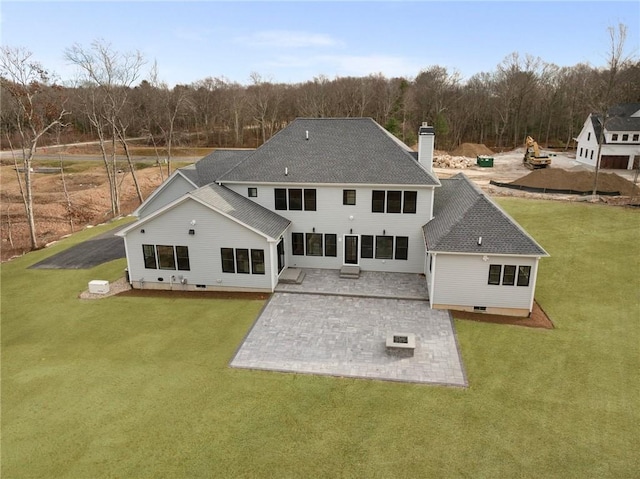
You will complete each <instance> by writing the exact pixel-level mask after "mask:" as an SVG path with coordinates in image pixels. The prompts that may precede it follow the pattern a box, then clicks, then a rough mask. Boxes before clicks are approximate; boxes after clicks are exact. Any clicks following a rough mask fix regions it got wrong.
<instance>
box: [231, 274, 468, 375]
mask: <svg viewBox="0 0 640 479" xmlns="http://www.w3.org/2000/svg"><path fill="white" fill-rule="evenodd" d="M305 273H306V276H305V278H304V281H303V283H302V284H281V285H278V288H277V289H276V293H274V294H273V296H272V297H271V299H270V301H269V302H268V303H267V304H266V306H265V308H264V309H263V311H262V313H261V314H260V316H259V317H258V319H257V320H256V322H255V323H254V325H253V327H252V329H251V330H250V331H249V333H248V334H247V337H246V338H245V340H244V342H243V343H242V345H241V346H240V347H239V349H238V351H237V353H236V355H235V357H234V358H233V359H232V361H231V363H230V365H231V367H236V368H247V369H262V370H272V371H282V372H297V373H308V374H321V375H331V376H342V377H353V378H368V379H381V380H389V381H404V382H417V383H431V384H443V385H450V386H463V387H464V386H467V381H466V377H465V374H464V369H463V366H462V360H461V358H460V354H459V351H458V345H457V341H456V338H455V330H454V326H453V321H452V319H451V316H450V314H449V312H448V311H442V310H432V309H430V308H429V303H428V301H426V285H425V282H424V278H423V277H421V276H419V275H411V274H406V275H405V274H394V273H374V272H364V273H362V274H361V276H360V279H357V280H353V279H341V278H339V272H338V271H332V270H305ZM390 333H413V334H415V339H416V347H415V351H414V355H413V356H412V357H399V356H397V355H395V354H391V353H389V352H388V351H387V349H386V345H385V340H386V337H387V336H388V335H389V334H390Z"/></svg>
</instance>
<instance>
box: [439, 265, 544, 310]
mask: <svg viewBox="0 0 640 479" xmlns="http://www.w3.org/2000/svg"><path fill="white" fill-rule="evenodd" d="M482 258H483V256H481V255H477V256H476V255H454V254H443V253H438V254H437V255H436V257H435V258H434V260H435V261H434V271H433V272H432V274H433V275H435V278H434V279H435V284H431V285H430V286H431V289H430V291H432V294H431V297H430V300H431V303H432V304H448V305H457V306H471V307H473V306H485V307H488V308H521V309H529V310H530V307H531V300H532V297H533V292H534V289H535V283H536V278H535V276H536V273H537V259H536V258H529V257H520V256H489V257H488V259H487V261H483V259H482ZM491 264H500V265H503V266H504V265H515V266H531V277H530V281H529V286H502V285H490V284H488V278H489V265H491ZM516 282H517V272H516Z"/></svg>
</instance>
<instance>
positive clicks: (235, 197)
mask: <svg viewBox="0 0 640 479" xmlns="http://www.w3.org/2000/svg"><path fill="white" fill-rule="evenodd" d="M189 195H190V196H192V197H193V198H196V199H198V200H200V201H201V202H203V203H204V204H206V205H208V206H210V207H212V208H213V209H215V210H216V211H219V212H220V213H223V214H225V215H226V216H229V217H231V218H233V219H235V220H236V221H238V222H239V223H242V224H244V225H246V226H249V227H250V228H252V229H255V230H257V231H259V232H261V233H263V234H264V235H266V236H268V237H270V238H273V239H277V238H279V237H280V235H281V234H282V233H283V232H284V230H286V229H287V227H288V226H289V225H290V224H291V221H289V220H288V219H286V218H284V217H282V216H280V215H279V214H277V213H274V212H273V211H271V210H268V209H267V208H265V207H264V206H260V205H259V204H257V203H254V202H253V201H251V200H250V199H248V198H245V197H244V196H242V195H239V194H238V193H236V192H235V191H231V190H230V189H229V188H227V187H225V186H220V185H218V184H217V183H211V184H208V185H206V186H203V187H202V188H198V189H197V190H195V191H192V192H191V193H189Z"/></svg>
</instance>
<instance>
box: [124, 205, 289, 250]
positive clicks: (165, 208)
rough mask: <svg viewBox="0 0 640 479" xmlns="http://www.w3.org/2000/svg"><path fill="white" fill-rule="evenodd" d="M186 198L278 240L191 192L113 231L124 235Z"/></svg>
mask: <svg viewBox="0 0 640 479" xmlns="http://www.w3.org/2000/svg"><path fill="white" fill-rule="evenodd" d="M187 200H193V201H196V202H197V203H200V204H201V205H203V206H205V207H206V208H209V209H210V210H211V211H214V212H215V213H218V214H219V215H221V216H224V217H225V218H228V219H230V220H231V221H233V222H235V223H237V224H239V225H240V226H243V227H245V228H247V229H248V230H249V231H253V232H254V233H256V234H257V235H259V236H262V237H263V238H265V239H266V240H267V242H269V243H274V242H276V241H278V240H277V239H275V238H272V237H271V236H269V235H267V234H265V233H263V232H262V231H259V230H257V229H256V228H254V227H253V226H249V225H248V224H246V223H243V222H242V221H240V220H239V219H237V218H234V217H233V216H231V215H229V214H227V213H225V212H224V211H220V210H219V209H217V208H215V207H213V206H211V205H210V204H209V203H207V202H206V201H203V200H201V199H200V198H197V197H195V196H193V195H192V194H191V193H187V194H185V195H184V196H182V197H180V198H178V199H176V200H174V201H172V202H171V203H169V204H168V205H165V206H163V207H162V208H160V209H159V210H156V211H154V212H153V213H151V214H150V215H149V216H145V217H144V218H142V219H140V220H138V221H136V222H135V223H132V224H131V225H130V226H128V227H126V228H123V229H121V230H120V231H118V232H117V233H115V235H116V236H121V237H123V238H124V237H125V236H126V235H127V233H128V232H129V231H131V230H132V229H134V228H139V227H140V226H142V225H144V224H146V223H147V222H149V221H151V220H152V219H154V218H156V217H157V216H160V215H162V214H163V213H165V212H166V211H168V210H170V209H172V208H175V207H176V206H178V205H180V204H182V203H183V202H185V201H187ZM289 224H291V223H289ZM287 228H289V225H287V227H286V228H285V229H284V230H283V231H282V232H281V233H280V234H279V235H278V238H279V237H280V236H281V235H282V233H284V231H286V230H287Z"/></svg>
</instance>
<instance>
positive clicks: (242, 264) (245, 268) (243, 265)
mask: <svg viewBox="0 0 640 479" xmlns="http://www.w3.org/2000/svg"><path fill="white" fill-rule="evenodd" d="M236 268H237V271H238V273H244V274H249V273H251V270H250V269H249V250H248V249H241V248H238V249H236Z"/></svg>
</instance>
